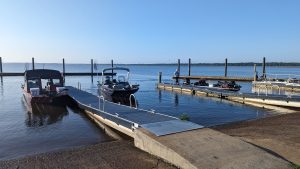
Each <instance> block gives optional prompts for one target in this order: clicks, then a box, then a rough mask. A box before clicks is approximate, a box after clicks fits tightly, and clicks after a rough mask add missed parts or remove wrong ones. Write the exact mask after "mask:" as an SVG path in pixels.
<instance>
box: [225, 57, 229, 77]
mask: <svg viewBox="0 0 300 169" xmlns="http://www.w3.org/2000/svg"><path fill="white" fill-rule="evenodd" d="M227 66H228V63H227V58H226V59H225V74H224V76H225V77H227Z"/></svg>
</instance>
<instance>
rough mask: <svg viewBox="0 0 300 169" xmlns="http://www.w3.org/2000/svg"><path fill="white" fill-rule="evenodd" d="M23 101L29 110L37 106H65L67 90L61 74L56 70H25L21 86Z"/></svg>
mask: <svg viewBox="0 0 300 169" xmlns="http://www.w3.org/2000/svg"><path fill="white" fill-rule="evenodd" d="M22 89H23V96H24V99H25V101H26V103H27V105H28V106H29V108H33V107H36V105H39V104H51V105H55V106H65V105H66V101H67V98H68V96H67V94H68V92H67V89H66V88H65V87H64V81H63V76H62V74H61V73H60V72H59V71H57V70H49V69H35V70H27V71H25V74H24V84H23V85H22Z"/></svg>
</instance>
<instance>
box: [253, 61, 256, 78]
mask: <svg viewBox="0 0 300 169" xmlns="http://www.w3.org/2000/svg"><path fill="white" fill-rule="evenodd" d="M253 80H254V81H256V80H257V71H256V64H254V77H253Z"/></svg>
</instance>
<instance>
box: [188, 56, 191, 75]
mask: <svg viewBox="0 0 300 169" xmlns="http://www.w3.org/2000/svg"><path fill="white" fill-rule="evenodd" d="M188 67H189V70H188V71H189V76H191V58H189V65H188Z"/></svg>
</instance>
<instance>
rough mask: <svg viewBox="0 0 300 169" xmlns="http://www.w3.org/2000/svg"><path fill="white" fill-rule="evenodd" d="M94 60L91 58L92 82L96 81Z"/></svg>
mask: <svg viewBox="0 0 300 169" xmlns="http://www.w3.org/2000/svg"><path fill="white" fill-rule="evenodd" d="M93 75H94V60H93V59H91V78H92V82H94V76H93Z"/></svg>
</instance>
